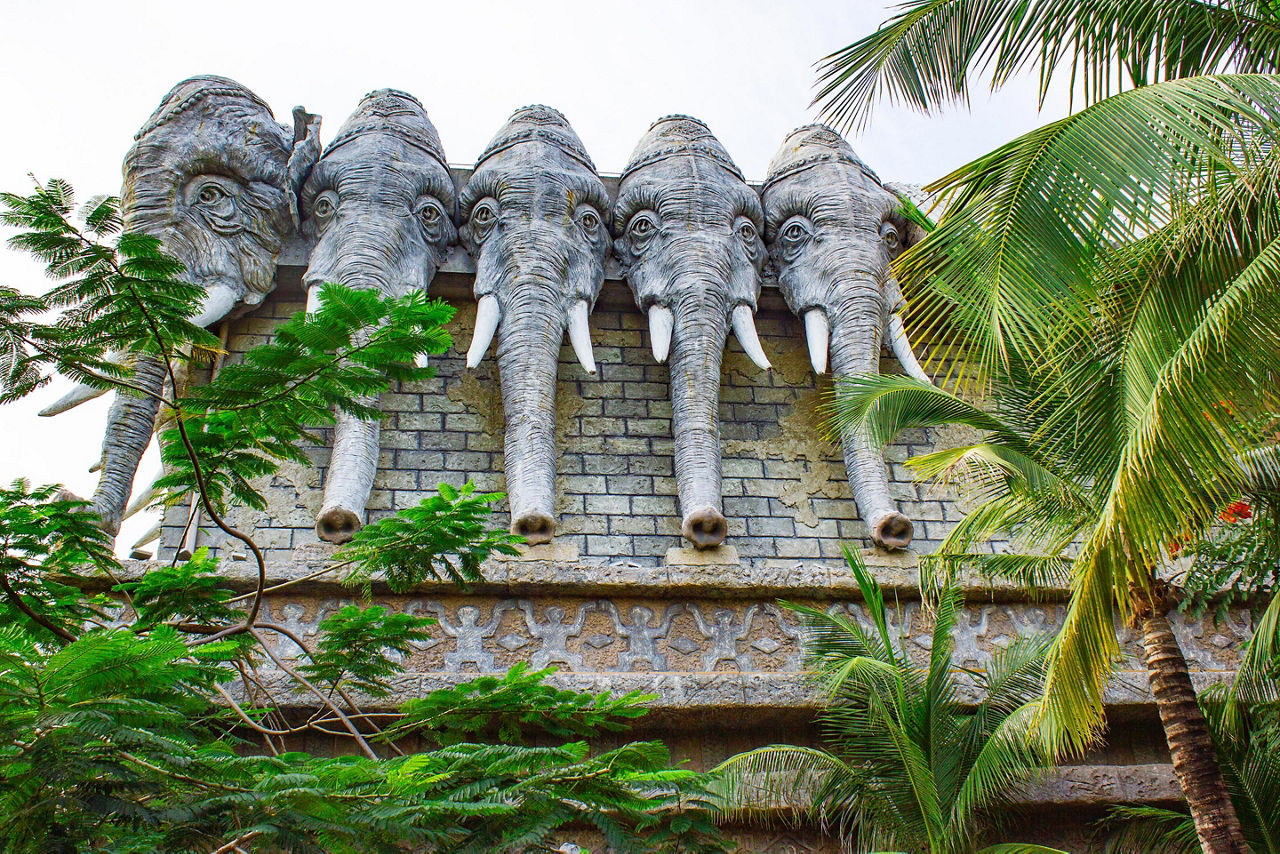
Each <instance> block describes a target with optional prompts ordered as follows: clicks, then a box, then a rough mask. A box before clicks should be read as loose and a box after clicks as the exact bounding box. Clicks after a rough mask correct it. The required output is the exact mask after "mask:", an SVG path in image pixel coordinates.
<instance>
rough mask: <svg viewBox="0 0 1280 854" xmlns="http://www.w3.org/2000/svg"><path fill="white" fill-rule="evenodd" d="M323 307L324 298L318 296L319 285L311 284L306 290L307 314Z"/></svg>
mask: <svg viewBox="0 0 1280 854" xmlns="http://www.w3.org/2000/svg"><path fill="white" fill-rule="evenodd" d="M323 307H324V300H323V299H322V298H321V297H320V286H319V285H312V286H311V288H310V289H309V290H308V291H307V314H315V313H316V312H318V311H320V309H321V308H323Z"/></svg>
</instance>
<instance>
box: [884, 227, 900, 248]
mask: <svg viewBox="0 0 1280 854" xmlns="http://www.w3.org/2000/svg"><path fill="white" fill-rule="evenodd" d="M880 239H881V240H883V241H884V245H885V246H887V247H889V251H890V252H897V251H898V249H899V247H901V246H902V238H901V237H900V236H899V235H898V228H897V226H895V225H894V224H893V223H891V222H886V223H881V225H880Z"/></svg>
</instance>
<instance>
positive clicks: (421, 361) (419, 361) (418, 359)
mask: <svg viewBox="0 0 1280 854" xmlns="http://www.w3.org/2000/svg"><path fill="white" fill-rule="evenodd" d="M429 364H430V360H429V357H428V355H427V354H426V353H419V354H418V355H416V356H414V357H413V366H414V367H415V368H425V367H426V366H427V365H429Z"/></svg>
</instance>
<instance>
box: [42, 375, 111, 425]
mask: <svg viewBox="0 0 1280 854" xmlns="http://www.w3.org/2000/svg"><path fill="white" fill-rule="evenodd" d="M107 391H108V389H105V388H94V387H93V386H91V385H85V384H84V383H77V384H76V387H75V388H73V389H71V391H69V392H67V393H66V394H64V395H63V396H62V397H60V398H58V399H57V400H56V401H54V402H53V403H51V404H49V405H48V406H46V407H45V408H44V409H41V410H40V416H41V417H42V418H48V417H49V416H51V415H61V414H62V413H64V412H66V411H67V410H69V409H75V408H76V407H77V406H79V405H80V404H82V403H88V402H89V401H91V400H94V399H95V398H99V397H102V396H103V395H104V394H106V393H107Z"/></svg>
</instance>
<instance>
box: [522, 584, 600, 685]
mask: <svg viewBox="0 0 1280 854" xmlns="http://www.w3.org/2000/svg"><path fill="white" fill-rule="evenodd" d="M516 604H517V606H518V607H519V608H520V610H521V612H522V613H523V614H524V622H525V625H526V626H528V627H529V634H530V635H531V636H532V637H534V638H536V639H537V640H539V641H541V642H542V646H540V647H539V648H538V650H537V651H536V652H534V653H533V655H531V656H530V657H529V665H530V666H531V667H533V668H534V669H535V670H541V669H542V668H544V667H547V666H548V665H551V664H565V665H568V667H569V669H570V670H582V669H583V667H582V656H581V655H579V654H578V653H576V652H570V651H569V638H574V637H577V636H578V635H580V634H582V627H583V626H584V625H585V624H586V622H587V616H588V615H589V614H590V613H591V612H592V611H593V610H595V606H594V605H591V604H587V605H582V606H579V608H578V615H577V616H576V617H575V618H574V619H572V620H569V621H566V620H565V611H564V608H561V607H560V606H559V605H549V606H547V609H546V611H544V612H543V617H544V618H545V620H544V622H541V623H540V622H538V621H537V619H536V618H535V617H534V613H533V603H532V602H530V601H529V600H527V599H521V600H519V602H517V603H516Z"/></svg>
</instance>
